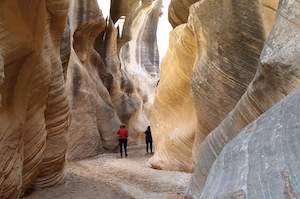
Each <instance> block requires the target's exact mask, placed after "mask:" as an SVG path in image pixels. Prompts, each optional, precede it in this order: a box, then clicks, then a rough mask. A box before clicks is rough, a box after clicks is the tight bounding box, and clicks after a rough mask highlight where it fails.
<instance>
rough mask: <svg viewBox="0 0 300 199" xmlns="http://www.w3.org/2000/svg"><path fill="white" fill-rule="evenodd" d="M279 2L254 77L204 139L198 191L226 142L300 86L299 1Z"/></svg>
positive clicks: (196, 174)
mask: <svg viewBox="0 0 300 199" xmlns="http://www.w3.org/2000/svg"><path fill="white" fill-rule="evenodd" d="M280 5H281V7H280V10H279V11H278V12H279V14H278V15H277V16H278V17H277V21H276V24H275V26H274V27H273V30H272V32H271V34H270V36H269V39H268V41H267V42H266V44H265V47H264V50H263V52H262V54H261V58H260V59H261V65H260V67H259V68H258V71H257V74H256V76H255V78H254V80H253V81H252V83H251V84H250V85H249V87H248V89H247V92H246V93H245V94H244V95H243V97H242V98H241V100H240V101H239V103H238V104H237V105H236V107H235V108H234V109H233V110H232V111H231V113H230V114H228V116H227V117H226V118H225V120H223V121H222V123H221V124H220V125H219V126H218V127H217V128H216V129H214V130H213V131H212V132H211V133H210V135H209V136H208V137H207V138H206V139H205V141H204V142H203V143H201V147H200V149H199V151H200V153H199V156H198V164H197V167H196V170H195V176H194V178H193V182H192V187H193V186H196V187H197V192H200V190H201V188H202V187H203V186H204V183H205V180H206V177H207V175H208V172H209V169H210V167H211V166H212V164H213V162H214V160H215V159H216V157H217V156H218V154H220V152H221V151H222V149H223V147H224V146H225V144H226V143H228V142H229V141H230V140H231V139H232V138H234V137H235V136H236V135H237V134H238V133H239V132H240V131H241V129H242V128H244V127H245V126H246V125H247V124H249V123H250V122H252V121H254V120H255V119H256V118H257V117H259V116H260V115H261V114H262V113H263V112H265V111H266V110H268V109H269V108H270V107H271V106H273V105H274V104H275V103H277V102H278V101H279V100H281V99H282V98H284V97H285V96H286V95H287V94H288V93H290V92H291V91H292V90H293V89H295V88H296V87H297V86H299V83H300V79H299V77H300V76H299V59H298V58H297V57H298V55H299V54H298V52H299V45H297V43H298V42H297V41H298V40H299V28H298V27H297V26H296V25H293V23H291V22H294V21H296V20H297V6H298V7H299V5H298V4H294V3H289V2H288V1H282V2H281V4H280ZM292 6H294V8H293V7H292ZM282 15H283V16H287V18H285V17H283V16H282ZM287 30H288V31H287Z"/></svg>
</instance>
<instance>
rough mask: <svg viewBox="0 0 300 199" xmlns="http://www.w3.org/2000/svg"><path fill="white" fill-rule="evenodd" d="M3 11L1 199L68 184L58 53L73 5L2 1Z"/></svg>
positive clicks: (0, 22)
mask: <svg viewBox="0 0 300 199" xmlns="http://www.w3.org/2000/svg"><path fill="white" fill-rule="evenodd" d="M0 10H1V11H0V13H1V16H0V35H1V36H0V38H1V41H0V49H1V50H0V52H1V53H0V54H1V56H0V57H1V58H0V60H1V62H0V68H1V70H0V74H1V78H0V79H1V81H0V84H1V88H0V95H1V96H2V100H1V106H0V198H18V197H20V196H21V195H22V192H24V191H25V190H26V189H27V188H28V187H30V186H37V187H48V186H52V185H55V184H58V183H60V182H61V181H62V180H63V167H64V163H65V153H66V147H67V145H66V140H65V135H66V130H67V126H68V123H69V120H68V118H69V109H68V101H67V98H66V93H65V83H64V78H63V70H62V65H61V61H60V52H59V49H60V42H61V36H62V34H63V31H64V27H65V25H66V16H67V13H68V1H64V0H57V1H45V0H43V1H37V0H34V1H30V2H24V1H19V0H9V1H1V3H0ZM12 10H13V11H14V12H11V11H12ZM3 72H4V74H5V76H3Z"/></svg>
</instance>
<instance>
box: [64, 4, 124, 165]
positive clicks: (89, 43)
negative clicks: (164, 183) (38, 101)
mask: <svg viewBox="0 0 300 199" xmlns="http://www.w3.org/2000/svg"><path fill="white" fill-rule="evenodd" d="M69 21H70V28H71V29H70V31H71V35H72V38H71V46H72V48H71V58H70V61H69V65H68V72H67V82H68V84H67V85H68V88H69V89H68V90H69V97H70V100H71V106H72V122H71V126H70V130H69V134H68V140H69V150H68V159H81V158H85V157H90V156H94V155H97V154H99V153H100V152H103V151H105V150H114V149H116V147H117V146H118V145H117V134H116V132H117V130H118V128H119V125H120V120H119V117H118V115H117V113H116V111H115V110H114V107H113V104H112V101H111V98H110V94H109V92H108V90H107V88H106V87H105V85H104V84H103V81H102V79H101V75H102V73H103V71H102V70H101V69H102V68H105V67H106V66H105V65H104V62H103V60H102V57H101V56H100V54H99V53H98V52H97V51H96V49H95V48H94V46H95V40H96V38H97V37H98V36H99V34H100V33H101V32H103V31H104V30H105V27H106V22H105V20H104V18H103V16H102V13H101V10H100V9H99V7H98V4H97V1H96V0H93V1H85V0H73V1H71V7H70V15H69Z"/></svg>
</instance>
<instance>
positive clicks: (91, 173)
mask: <svg viewBox="0 0 300 199" xmlns="http://www.w3.org/2000/svg"><path fill="white" fill-rule="evenodd" d="M149 157H150V155H149V154H148V155H145V148H144V146H133V147H129V148H128V157H127V158H123V159H121V158H120V155H119V154H118V153H109V154H102V155H99V156H97V157H94V158H91V159H86V160H81V161H73V162H68V163H67V165H66V167H67V169H66V179H65V181H66V182H65V183H64V184H63V185H59V186H56V187H52V188H49V189H44V190H40V191H34V192H33V194H31V195H30V196H28V197H25V199H54V198H55V199H95V198H97V199H118V198H122V199H129V198H135V199H154V198H155V199H165V198H168V197H169V198H180V196H183V195H184V193H185V191H186V189H187V185H188V182H189V180H190V177H191V174H188V173H184V172H175V171H162V170H155V169H151V168H150V167H149V165H148V164H147V160H148V158H149Z"/></svg>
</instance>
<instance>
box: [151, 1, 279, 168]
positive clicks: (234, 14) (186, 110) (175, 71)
mask: <svg viewBox="0 0 300 199" xmlns="http://www.w3.org/2000/svg"><path fill="white" fill-rule="evenodd" d="M276 2H277V1H275V0H273V1H255V2H244V1H241V2H239V3H234V4H233V5H232V6H229V5H230V4H231V1H224V2H222V3H218V2H217V1H216V2H213V1H202V2H198V3H196V4H194V6H193V7H192V8H191V9H190V17H189V20H188V22H187V24H185V25H182V26H179V27H177V28H175V30H174V33H172V34H171V40H170V46H169V51H168V53H167V54H166V56H165V58H164V61H163V62H162V64H161V79H160V84H159V86H158V89H157V93H156V98H155V104H154V107H153V112H152V120H151V124H152V127H153V134H154V141H155V144H156V148H157V150H156V154H155V155H154V157H153V158H151V159H150V161H149V162H150V164H151V165H152V167H154V168H159V169H168V170H185V171H191V170H192V168H193V160H192V155H191V154H192V153H191V151H192V149H193V155H194V161H196V160H197V159H198V155H197V153H198V147H199V144H200V143H201V142H202V140H203V139H204V138H205V137H206V136H207V135H208V134H209V133H210V132H211V131H212V130H213V129H214V128H215V127H217V126H218V125H219V123H220V122H221V121H222V120H223V119H224V118H225V117H226V115H227V114H228V113H229V112H230V111H231V110H232V109H233V108H234V106H235V105H236V103H237V102H238V101H239V99H240V98H241V96H242V95H243V94H244V92H245V91H246V88H247V86H248V85H249V83H250V82H251V80H252V79H253V77H254V75H255V72H256V69H257V68H258V66H259V55H260V52H261V50H262V47H263V43H264V38H265V34H268V33H269V27H270V26H271V25H272V24H273V19H274V16H275V11H274V9H273V8H274V7H275V5H276ZM250 4H251V5H250ZM190 5H191V2H190V1H176V0H173V1H172V2H171V5H170V10H169V11H170V12H169V14H170V15H169V20H170V21H171V23H172V24H173V23H175V22H176V23H177V24H180V23H184V22H185V21H186V20H185V18H184V17H183V15H182V14H184V13H185V12H180V11H182V9H180V8H184V7H187V8H188V7H189V6H190ZM224 5H227V6H224ZM270 8H272V9H271V11H272V12H271V11H270ZM174 13H175V14H177V13H178V15H179V16H182V17H181V18H180V17H177V18H176V15H174ZM186 14H187V13H186ZM179 18H180V19H181V20H179ZM249 19H251V20H249ZM176 20H177V21H176ZM177 24H176V25H177ZM183 27H185V28H183ZM183 30H185V31H183ZM179 33H180V34H179ZM174 37H176V38H174ZM166 68H167V69H166ZM171 68H172V69H171ZM183 70H185V73H183V72H182V71H183ZM166 71H167V72H166ZM191 87H192V90H191ZM190 93H191V95H190ZM179 96H180V97H179ZM195 112H196V113H197V117H198V121H197V122H195V120H194V118H196V117H195V115H194V113H195ZM195 132H196V134H195Z"/></svg>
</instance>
